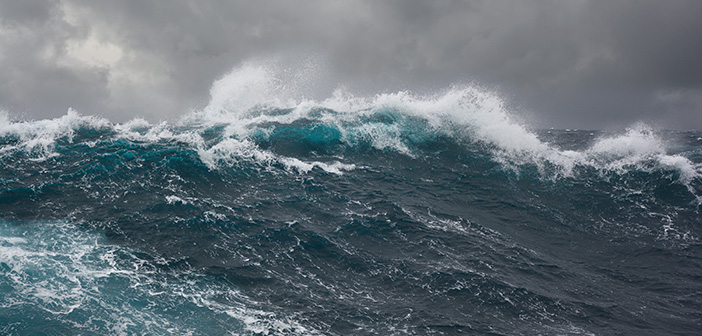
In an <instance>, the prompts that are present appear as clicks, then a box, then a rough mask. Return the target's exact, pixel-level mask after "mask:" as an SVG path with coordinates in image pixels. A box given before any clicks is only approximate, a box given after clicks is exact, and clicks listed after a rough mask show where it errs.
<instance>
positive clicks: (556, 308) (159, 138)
mask: <svg viewBox="0 0 702 336" xmlns="http://www.w3.org/2000/svg"><path fill="white" fill-rule="evenodd" d="M452 94H453V95H458V96H459V99H457V101H458V102H460V104H453V105H451V104H445V103H444V101H445V100H447V99H448V100H451V99H453V98H451V97H452V96H451V95H452ZM467 98H470V99H468V100H466V99H467ZM484 98H485V97H482V98H481V97H480V96H478V98H476V96H475V93H474V92H466V91H463V92H459V93H456V92H455V91H454V92H452V93H449V94H447V95H445V96H443V97H439V98H436V99H434V100H419V99H416V98H412V97H407V96H402V95H399V96H398V95H390V96H384V97H376V99H375V100H372V101H366V103H367V105H364V106H360V107H359V106H357V105H354V106H351V107H347V108H344V107H339V106H338V104H337V105H334V104H332V103H329V102H325V103H316V104H312V103H303V104H300V105H296V106H293V107H290V108H280V107H265V106H259V107H256V108H247V109H246V110H245V111H244V112H241V111H239V112H237V113H233V112H232V111H231V110H227V109H226V108H220V109H217V111H215V112H216V113H215V112H212V110H211V106H210V107H208V108H210V110H209V112H208V110H205V111H204V112H202V113H199V114H198V113H195V114H193V115H191V116H189V117H188V118H186V119H184V120H183V121H181V122H178V123H171V124H166V123H163V124H149V123H147V122H144V121H139V120H134V121H132V122H129V123H126V124H113V123H111V122H109V121H107V120H105V119H100V118H96V117H85V116H80V115H78V114H76V113H74V112H69V114H67V115H66V116H64V117H62V118H59V119H54V120H42V121H34V122H11V121H8V120H3V121H2V122H1V123H0V124H1V125H0V334H9V335H76V334H81V335H105V334H126V335H145V334H149V335H171V334H178V335H185V334H189V335H238V334H244V335H258V334H262V335H298V334H322V335H392V334H398V335H405V334H416V335H426V334H436V335H458V334H469V335H470V334H475V335H695V334H699V332H700V330H702V308H701V307H702V244H701V243H700V235H701V234H702V224H701V220H700V218H701V217H700V203H701V200H702V198H701V196H702V132H663V131H654V130H651V129H650V128H648V127H646V126H643V125H637V126H635V127H633V128H632V129H629V130H626V131H622V132H618V133H616V132H615V133H611V134H610V133H603V132H597V131H577V130H550V131H533V132H532V131H528V130H527V129H526V128H524V127H522V126H520V125H519V124H517V123H515V122H513V121H511V119H510V118H509V117H508V116H507V115H506V114H504V113H503V112H501V110H500V109H499V108H501V107H500V106H498V108H494V107H492V105H490V102H489V101H488V102H486V101H485V99H484ZM466 101H467V102H468V103H466ZM476 101H477V102H476ZM361 105H362V104H361ZM223 111H224V112H223Z"/></svg>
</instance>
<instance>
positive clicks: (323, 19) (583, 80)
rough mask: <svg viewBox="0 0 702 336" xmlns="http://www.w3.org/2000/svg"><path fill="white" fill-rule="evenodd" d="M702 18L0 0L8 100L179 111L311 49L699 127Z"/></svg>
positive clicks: (511, 102) (97, 109) (514, 99)
mask: <svg viewBox="0 0 702 336" xmlns="http://www.w3.org/2000/svg"><path fill="white" fill-rule="evenodd" d="M701 17H702V1H697V0H689V1H684V0H672V1H641V0H619V1H588V0H573V1H547V0H542V1H529V0H525V1H304V2H293V1H256V2H253V1H99V2H96V1H87V0H66V1H48V0H26V1H13V0H0V79H1V81H0V107H2V108H3V109H5V110H7V111H9V112H10V114H11V115H13V116H16V117H18V118H49V117H56V116H59V115H62V114H64V113H65V111H66V109H67V108H68V107H73V108H75V109H76V110H78V111H79V112H80V113H82V114H93V115H103V116H106V117H108V118H110V119H111V120H113V121H117V122H120V121H125V120H127V119H129V118H132V117H135V116H141V117H145V118H147V119H149V120H159V119H170V118H174V117H177V116H179V115H182V114H183V113H186V112H187V111H189V110H191V109H197V108H201V107H203V106H204V105H205V104H206V102H207V100H208V92H209V89H210V86H211V84H212V82H213V81H215V80H216V79H217V78H219V77H221V76H222V75H224V74H225V73H227V72H228V71H230V70H231V69H232V68H234V67H236V66H237V65H239V64H241V62H243V61H246V60H251V59H257V58H262V57H269V56H270V55H305V54H306V53H309V54H314V55H323V56H322V57H323V58H324V60H325V61H324V63H325V69H326V70H325V71H327V72H328V79H327V80H328V81H329V85H344V86H346V87H348V88H350V90H352V91H357V92H360V93H372V92H378V91H386V92H387V91H396V90H413V91H417V92H422V91H431V90H436V89H438V88H442V87H447V86H450V85H451V84H453V83H477V84H478V85H481V86H484V87H487V88H490V89H491V90H495V91H497V92H499V94H501V95H502V96H503V97H504V98H505V100H506V101H507V102H508V106H509V107H510V108H511V109H513V110H514V113H515V114H521V115H526V116H529V117H530V118H531V122H532V123H533V124H534V125H535V126H538V127H571V128H603V127H624V126H627V125H628V124H631V123H634V122H636V121H639V120H641V121H645V122H648V123H650V124H652V125H654V126H659V127H661V128H681V129H688V128H697V129H702V62H701V61H700V60H702V39H701V38H700V35H701V34H702V20H700V18H701Z"/></svg>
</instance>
